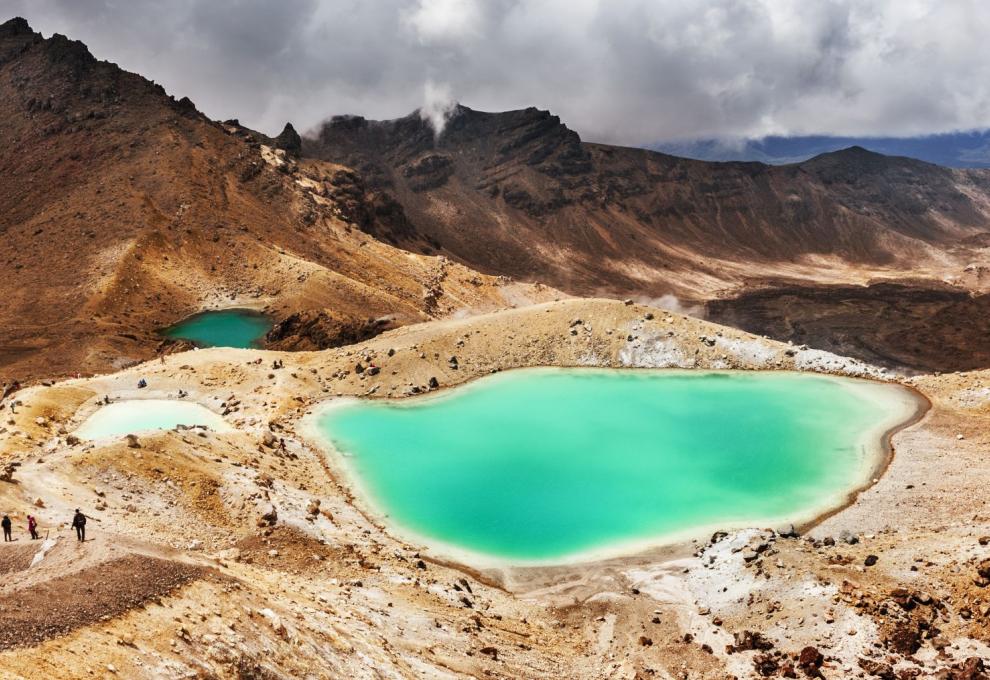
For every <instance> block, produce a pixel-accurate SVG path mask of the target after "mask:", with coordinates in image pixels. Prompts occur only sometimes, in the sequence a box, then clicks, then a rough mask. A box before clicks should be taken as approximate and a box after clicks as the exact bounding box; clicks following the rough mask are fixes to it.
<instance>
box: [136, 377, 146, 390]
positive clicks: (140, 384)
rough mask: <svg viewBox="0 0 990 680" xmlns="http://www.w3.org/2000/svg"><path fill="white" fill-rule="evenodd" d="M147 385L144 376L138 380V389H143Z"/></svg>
mask: <svg viewBox="0 0 990 680" xmlns="http://www.w3.org/2000/svg"><path fill="white" fill-rule="evenodd" d="M147 386H148V381H147V380H145V379H144V378H141V379H140V380H138V389H139V390H141V389H144V388H145V387H147Z"/></svg>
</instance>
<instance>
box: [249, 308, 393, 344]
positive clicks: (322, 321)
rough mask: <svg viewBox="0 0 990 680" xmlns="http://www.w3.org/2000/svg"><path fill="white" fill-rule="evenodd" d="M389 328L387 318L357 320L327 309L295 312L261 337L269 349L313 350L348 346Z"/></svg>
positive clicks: (390, 323)
mask: <svg viewBox="0 0 990 680" xmlns="http://www.w3.org/2000/svg"><path fill="white" fill-rule="evenodd" d="M390 328H395V322H394V320H393V319H390V318H378V319H360V318H354V317H348V316H346V315H343V314H341V313H339V312H336V311H334V310H331V309H320V310H315V309H314V310H306V311H303V312H297V313H295V314H292V315H291V316H289V317H287V318H286V319H283V320H282V321H280V322H278V323H277V324H275V326H274V327H273V328H272V329H271V330H270V331H269V332H268V335H267V336H265V342H266V346H267V347H268V348H269V349H278V350H289V351H313V350H320V349H330V348H331V347H342V346H344V345H352V344H354V343H356V342H361V341H362V340H367V339H368V338H373V337H374V336H376V335H378V334H379V333H383V332H384V331H386V330H389V329H390Z"/></svg>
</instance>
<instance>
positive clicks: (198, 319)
mask: <svg viewBox="0 0 990 680" xmlns="http://www.w3.org/2000/svg"><path fill="white" fill-rule="evenodd" d="M271 328H272V320H271V319H269V318H268V317H267V316H265V315H263V314H259V313H258V312H255V311H253V310H250V309H221V310H218V311H215V312H203V313H201V314H196V315H195V316H191V317H189V318H188V319H185V320H183V321H180V322H179V323H177V324H175V325H174V326H170V327H169V328H166V329H165V330H164V331H163V332H162V333H163V334H164V335H165V336H166V337H169V338H175V339H179V340H189V341H190V342H192V343H194V344H195V345H197V346H199V347H239V348H242V349H245V348H249V347H260V346H261V345H260V343H261V340H262V338H264V337H265V334H266V333H267V332H268V331H270V330H271Z"/></svg>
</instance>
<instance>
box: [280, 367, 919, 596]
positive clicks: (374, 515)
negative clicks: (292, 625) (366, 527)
mask: <svg viewBox="0 0 990 680" xmlns="http://www.w3.org/2000/svg"><path fill="white" fill-rule="evenodd" d="M534 370H536V371H539V370H548V371H571V370H581V371H584V370H587V371H603V372H612V371H622V372H657V373H664V374H672V373H679V374H685V375H701V374H712V373H720V374H735V373H739V374H756V373H763V374H773V375H781V374H789V375H794V376H819V377H822V378H831V379H837V380H840V381H843V382H853V383H863V384H866V385H870V386H887V387H891V388H896V389H899V390H903V391H904V393H905V395H907V396H908V397H909V398H910V401H911V403H912V405H913V409H912V410H911V412H910V414H906V418H904V419H899V420H898V421H897V422H896V423H894V424H892V425H890V426H889V427H887V428H886V429H885V430H884V431H883V432H882V433H881V434H880V436H879V441H878V442H877V440H876V439H873V438H871V439H872V441H873V442H876V443H875V444H874V445H873V446H871V447H870V448H871V449H872V451H871V453H872V454H873V456H872V457H873V460H872V461H871V464H870V465H869V467H867V468H866V472H865V474H866V476H865V480H864V481H863V483H861V484H859V485H857V486H856V487H854V488H852V489H851V490H849V491H848V492H846V493H844V494H843V495H842V496H841V502H839V503H838V504H830V505H829V507H828V508H827V509H825V510H820V511H813V512H812V513H809V514H808V516H807V517H806V518H801V517H794V518H786V517H779V518H766V519H762V520H760V519H757V520H740V521H736V522H734V521H731V520H729V521H725V522H721V523H712V524H710V525H705V526H704V527H700V526H699V527H694V528H692V529H686V530H683V531H675V532H671V533H668V534H665V535H660V536H656V537H653V538H650V539H645V540H633V541H625V542H620V543H615V544H612V545H611V546H606V547H603V548H597V549H591V550H584V551H579V552H576V553H574V554H572V555H564V556H562V557H560V558H550V559H539V560H525V559H523V560H519V559H511V558H498V557H494V556H492V555H487V554H484V553H479V552H475V551H471V550H469V549H465V548H460V547H457V546H453V545H450V544H447V543H444V542H442V541H438V540H435V539H430V538H427V537H425V536H422V535H419V534H417V533H416V532H415V531H413V530H411V529H408V528H406V527H403V526H401V525H399V524H398V523H396V522H394V521H392V520H391V519H390V518H389V517H388V515H387V514H385V513H383V512H382V511H381V510H380V509H379V508H377V507H376V505H375V502H374V500H373V498H372V497H371V495H370V494H369V492H368V491H367V490H366V489H364V488H363V486H362V484H361V481H360V479H359V476H358V475H357V474H356V472H355V471H354V470H352V469H351V468H350V466H349V465H348V464H347V462H346V461H345V460H344V458H345V454H344V453H343V452H341V451H339V450H337V449H336V447H335V446H334V445H333V443H332V442H331V441H329V440H328V438H327V437H326V436H324V435H323V434H322V433H321V431H320V429H319V427H318V422H319V420H320V419H321V418H322V417H323V415H324V414H325V413H326V412H327V411H329V410H332V409H336V408H341V407H344V406H346V405H348V404H353V403H354V402H357V401H365V400H366V401H370V402H378V403H382V402H389V403H392V404H395V405H400V406H401V405H411V404H413V403H422V402H423V401H427V400H433V399H443V398H448V397H450V396H451V395H452V394H454V393H456V392H457V391H458V390H459V389H464V388H470V387H471V386H473V385H475V384H476V383H478V382H479V381H483V380H484V379H491V378H494V377H496V376H500V375H508V374H512V373H518V372H525V371H534ZM931 407H932V404H931V401H930V400H929V399H928V398H927V397H926V396H925V395H924V394H922V393H921V392H920V391H919V390H917V389H916V388H914V387H912V386H910V385H906V384H904V383H903V382H901V381H899V380H878V379H874V378H868V377H859V376H844V375H835V374H830V373H822V372H817V371H802V370H760V369H757V370H747V369H743V370H732V369H728V370H723V369H690V368H646V367H631V366H630V367H620V368H612V367H608V366H560V365H549V366H547V365H544V366H539V365H535V366H519V367H513V368H510V369H505V370H500V371H498V372H495V373H491V374H482V375H477V376H472V377H471V378H469V379H468V380H465V381H463V382H460V383H453V384H449V385H445V386H443V387H441V388H438V389H436V390H432V391H430V392H428V393H425V394H414V395H407V396H400V397H377V396H374V395H367V396H365V397H360V396H354V395H350V396H345V397H330V398H327V399H324V400H321V401H319V402H317V403H314V404H312V405H311V412H310V413H309V414H307V415H305V416H303V417H301V418H300V419H299V420H298V421H297V422H296V426H297V432H298V434H299V435H300V436H301V437H302V438H303V440H304V441H305V442H306V443H307V445H308V446H309V447H310V448H311V449H313V450H314V451H316V452H318V453H319V454H320V455H321V456H323V457H324V459H325V460H326V461H327V464H328V466H329V468H330V469H331V470H332V471H333V474H334V476H335V477H336V479H337V482H338V483H339V484H340V486H341V488H342V489H344V490H345V491H346V493H347V495H348V496H349V498H350V501H351V504H352V506H353V507H354V508H355V509H357V510H358V512H360V513H361V514H362V515H363V516H364V517H365V519H367V520H368V521H369V522H371V523H372V524H373V525H375V526H376V527H377V528H378V529H379V530H381V531H384V532H386V533H388V534H389V535H390V536H392V537H393V539H395V540H398V541H400V542H402V543H406V544H407V545H410V546H415V547H417V548H418V549H419V550H420V551H422V552H423V553H424V555H423V557H424V559H429V561H431V562H434V563H437V564H441V565H444V566H448V567H452V568H455V569H458V570H460V571H463V572H464V573H467V574H471V575H472V576H474V577H476V578H479V579H483V580H484V581H485V582H487V583H489V585H493V586H496V587H499V588H502V589H505V590H507V591H513V592H517V593H519V592H522V591H517V590H516V589H515V588H514V587H512V585H511V584H512V582H514V581H516V580H517V577H518V576H522V575H524V574H525V575H526V577H525V578H523V579H522V580H523V581H527V582H528V581H531V580H533V577H536V580H537V581H544V580H546V582H547V583H550V582H552V581H554V580H558V579H559V578H561V577H562V576H566V575H568V574H572V575H573V574H582V573H588V572H591V571H595V570H598V569H602V568H614V567H620V566H621V567H628V566H634V565H642V564H653V565H657V564H664V563H671V562H674V561H676V560H678V559H681V558H684V557H688V556H690V555H691V554H692V553H693V552H694V551H695V550H696V549H697V542H698V540H699V537H707V536H709V535H711V534H712V533H714V532H716V531H741V530H745V529H753V528H758V527H759V528H768V527H780V526H786V525H793V526H794V528H795V530H796V531H797V532H798V533H800V534H804V533H807V532H809V531H811V530H813V529H814V528H815V527H817V526H818V525H820V524H821V523H823V522H824V521H826V520H827V519H829V518H831V517H833V516H835V515H837V514H839V513H841V512H842V511H844V510H846V509H847V508H849V507H850V506H852V505H853V504H855V503H856V501H857V499H858V498H859V496H860V495H861V494H862V493H863V492H864V491H866V490H868V489H870V488H871V487H872V486H874V485H875V484H877V483H878V482H879V480H880V478H882V476H883V474H884V473H885V472H886V471H887V469H888V468H889V467H890V464H891V463H892V461H893V459H894V456H895V449H894V447H893V442H892V440H893V437H894V436H895V435H896V434H897V433H898V432H900V431H902V430H904V429H907V428H909V427H911V426H913V425H915V424H917V423H919V422H921V421H922V420H923V419H924V417H925V416H926V415H927V413H928V412H929V411H930V409H931ZM540 574H544V575H546V579H544V578H540V577H539V576H538V575H540ZM551 574H552V576H550V575H551ZM527 589H528V587H527Z"/></svg>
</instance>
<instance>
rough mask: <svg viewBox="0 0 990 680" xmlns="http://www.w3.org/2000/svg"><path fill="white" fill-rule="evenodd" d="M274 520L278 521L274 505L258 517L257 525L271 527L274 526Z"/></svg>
mask: <svg viewBox="0 0 990 680" xmlns="http://www.w3.org/2000/svg"><path fill="white" fill-rule="evenodd" d="M276 522H278V512H277V511H276V510H275V506H274V505H273V506H272V509H271V510H269V511H268V512H266V513H265V514H264V515H262V516H261V517H259V518H258V526H259V527H266V526H267V527H273V526H275V524H276Z"/></svg>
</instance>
